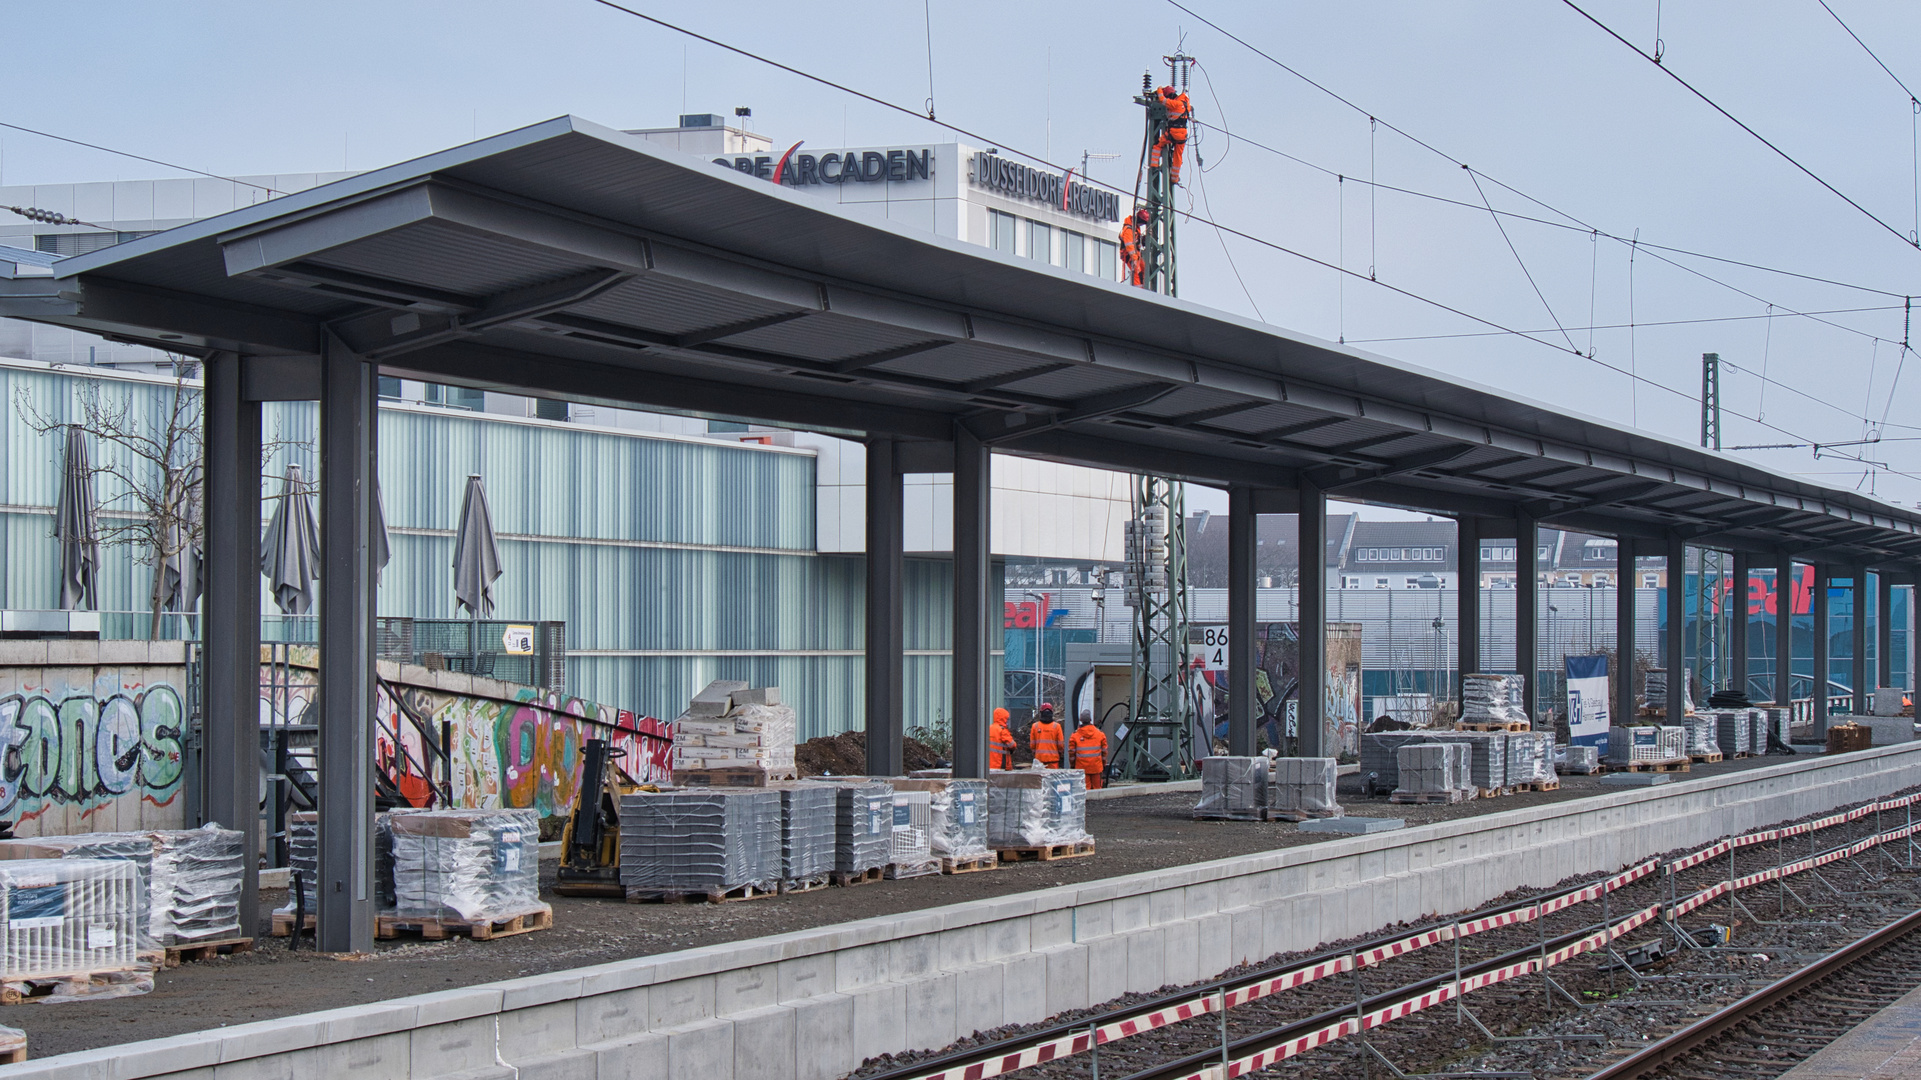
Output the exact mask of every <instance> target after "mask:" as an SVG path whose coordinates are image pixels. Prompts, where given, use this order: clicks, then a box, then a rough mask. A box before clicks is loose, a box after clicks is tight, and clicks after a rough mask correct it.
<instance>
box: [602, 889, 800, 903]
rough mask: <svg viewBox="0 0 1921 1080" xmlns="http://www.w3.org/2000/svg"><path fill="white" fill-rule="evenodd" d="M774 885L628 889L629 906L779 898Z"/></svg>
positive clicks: (735, 901)
mask: <svg viewBox="0 0 1921 1080" xmlns="http://www.w3.org/2000/svg"><path fill="white" fill-rule="evenodd" d="M780 892H781V890H780V887H779V886H778V885H775V886H773V887H769V886H766V885H736V886H734V887H733V888H731V889H692V890H689V889H628V890H627V902H628V903H630V904H732V903H738V902H739V901H742V900H760V899H763V898H765V897H769V896H779V895H780Z"/></svg>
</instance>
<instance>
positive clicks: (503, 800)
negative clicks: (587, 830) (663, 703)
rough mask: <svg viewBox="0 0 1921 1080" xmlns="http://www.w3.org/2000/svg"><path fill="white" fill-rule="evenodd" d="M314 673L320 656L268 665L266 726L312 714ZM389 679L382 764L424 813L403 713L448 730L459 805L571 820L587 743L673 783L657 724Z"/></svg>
mask: <svg viewBox="0 0 1921 1080" xmlns="http://www.w3.org/2000/svg"><path fill="white" fill-rule="evenodd" d="M312 664H313V658H312V655H311V653H307V654H304V655H303V654H299V653H296V655H295V656H294V657H293V659H292V666H291V667H282V668H280V669H277V670H275V669H271V668H269V667H267V666H264V665H263V667H262V669H261V709H262V715H263V718H265V717H267V716H269V715H270V714H271V712H272V710H274V709H276V708H277V709H284V710H286V712H287V714H288V715H292V716H299V715H301V714H302V713H304V712H305V710H306V708H307V706H308V704H309V703H310V702H311V701H312V698H313V684H314V679H315V675H316V671H315V669H314V668H313V666H312ZM380 671H381V675H382V677H383V678H384V679H385V680H386V682H387V684H388V685H389V686H391V687H393V688H394V692H395V693H397V694H398V695H399V697H400V699H401V700H400V702H396V701H395V700H394V698H393V697H392V696H390V695H389V694H388V692H387V689H386V687H382V688H381V689H380V690H379V691H378V692H377V693H376V695H375V703H374V708H375V712H376V718H377V721H378V723H377V724H376V726H375V731H376V733H377V734H376V739H375V743H376V745H375V747H374V758H375V760H376V761H377V762H379V763H380V764H381V766H382V767H383V768H384V769H385V770H386V771H387V773H388V774H389V775H391V776H394V777H395V778H396V782H397V784H398V786H399V787H400V789H401V791H402V792H403V793H408V792H411V793H412V794H413V795H416V796H417V797H418V799H419V801H420V802H422V803H423V804H424V802H425V801H426V783H425V778H424V772H425V766H426V763H427V762H428V761H429V756H428V749H427V746H426V739H425V737H424V736H423V735H422V733H421V732H420V730H419V729H418V728H417V727H416V726H415V725H414V724H412V723H411V722H409V721H407V720H404V719H403V718H402V717H401V715H400V713H401V705H402V704H404V705H405V707H406V710H407V711H408V712H409V713H411V714H412V715H413V716H414V717H418V718H419V719H420V720H421V721H422V722H423V723H425V724H426V725H427V726H428V727H429V728H431V729H432V730H434V731H436V732H438V731H440V730H442V725H443V724H444V725H445V729H446V731H447V734H448V735H449V747H450V755H449V756H450V757H451V759H452V762H451V764H452V768H451V776H452V788H453V799H454V804H455V805H457V806H462V807H473V808H477V809H491V808H494V807H514V808H523V807H524V808H532V809H535V810H538V811H539V812H540V813H541V814H542V815H543V816H551V815H556V814H565V813H567V812H568V811H569V810H570V809H571V808H572V806H573V803H574V797H575V795H576V794H577V793H578V791H579V784H580V755H581V750H582V748H583V747H585V745H586V743H587V740H588V739H605V740H607V742H608V743H610V744H611V745H612V746H613V748H614V749H615V750H617V751H620V752H621V753H620V756H619V758H618V764H619V765H620V767H621V768H622V769H625V770H626V771H627V773H628V775H630V776H632V777H633V778H634V779H636V780H638V781H640V782H642V783H665V782H668V781H669V780H671V779H672V776H673V764H672V762H673V759H672V753H671V751H672V738H673V736H672V731H671V729H670V727H669V725H667V724H664V723H662V722H660V721H658V720H655V719H654V718H653V717H651V716H636V715H635V714H633V713H631V712H628V711H626V710H622V709H613V708H610V707H608V706H606V705H602V704H599V703H598V702H592V701H587V700H585V699H583V698H576V697H568V696H566V695H564V694H558V693H553V692H550V691H543V690H539V689H536V688H534V687H528V686H517V685H514V684H511V683H502V682H497V681H495V680H492V679H480V678H470V677H467V676H463V675H453V674H449V673H446V672H429V671H426V670H425V669H421V668H414V667H411V666H409V667H401V666H399V665H394V664H389V663H385V662H382V663H381V664H380ZM395 733H397V736H396V734H395ZM396 737H397V738H398V745H396V743H395V739H396Z"/></svg>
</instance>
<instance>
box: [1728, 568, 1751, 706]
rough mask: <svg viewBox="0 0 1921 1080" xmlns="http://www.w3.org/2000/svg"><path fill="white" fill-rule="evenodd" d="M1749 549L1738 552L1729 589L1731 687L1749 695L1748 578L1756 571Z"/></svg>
mask: <svg viewBox="0 0 1921 1080" xmlns="http://www.w3.org/2000/svg"><path fill="white" fill-rule="evenodd" d="M1749 561H1750V560H1749V559H1748V555H1747V552H1745V551H1737V552H1735V553H1734V569H1733V571H1732V572H1731V574H1730V576H1731V577H1732V578H1733V583H1732V585H1731V586H1730V587H1729V589H1728V607H1729V612H1730V613H1729V615H1728V618H1729V619H1730V620H1731V621H1730V623H1729V626H1728V667H1729V668H1730V669H1731V672H1730V674H1731V676H1732V678H1731V680H1730V681H1729V684H1728V685H1729V687H1730V688H1731V689H1734V690H1738V691H1740V692H1741V693H1743V694H1745V693H1747V692H1748V625H1749V624H1748V578H1749V577H1750V576H1752V573H1753V570H1752V568H1751V567H1750V566H1749V565H1748V564H1749Z"/></svg>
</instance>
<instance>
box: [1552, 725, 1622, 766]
mask: <svg viewBox="0 0 1921 1080" xmlns="http://www.w3.org/2000/svg"><path fill="white" fill-rule="evenodd" d="M1617 730H1619V729H1617ZM1559 768H1560V771H1561V772H1565V773H1572V774H1574V775H1577V776H1588V775H1591V774H1593V773H1597V772H1600V771H1601V748H1600V747H1598V746H1570V747H1568V748H1567V756H1566V758H1565V759H1563V762H1562V764H1561V765H1560V767H1559Z"/></svg>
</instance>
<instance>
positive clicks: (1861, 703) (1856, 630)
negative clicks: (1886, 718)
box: [1848, 566, 1868, 716]
mask: <svg viewBox="0 0 1921 1080" xmlns="http://www.w3.org/2000/svg"><path fill="white" fill-rule="evenodd" d="M1848 596H1849V599H1850V600H1851V601H1852V602H1853V606H1854V618H1852V619H1850V620H1849V621H1848V652H1849V654H1850V655H1849V657H1848V682H1849V684H1850V685H1852V686H1853V688H1854V704H1853V706H1852V708H1851V709H1850V711H1851V712H1853V713H1854V715H1856V716H1866V715H1867V712H1868V568H1867V567H1865V566H1857V567H1855V568H1854V578H1853V580H1852V582H1851V584H1850V585H1849V587H1848Z"/></svg>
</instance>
